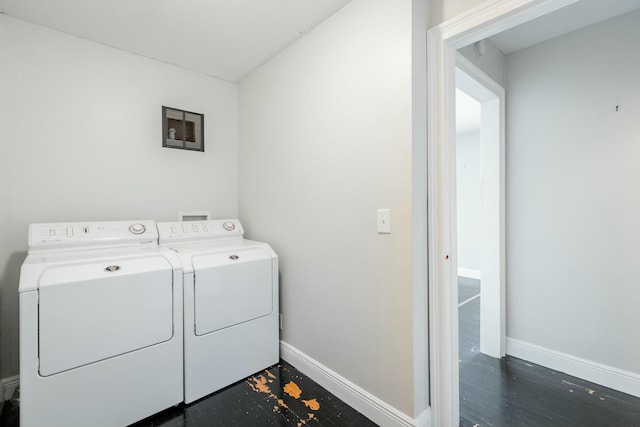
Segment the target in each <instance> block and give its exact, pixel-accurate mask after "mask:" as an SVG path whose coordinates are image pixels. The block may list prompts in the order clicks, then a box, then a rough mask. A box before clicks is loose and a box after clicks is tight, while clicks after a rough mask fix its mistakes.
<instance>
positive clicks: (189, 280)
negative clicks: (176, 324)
mask: <svg viewBox="0 0 640 427" xmlns="http://www.w3.org/2000/svg"><path fill="white" fill-rule="evenodd" d="M158 232H159V234H160V245H161V246H165V247H168V248H171V249H172V250H174V251H176V253H177V254H178V256H179V257H180V260H181V263H182V268H183V272H184V280H183V282H184V387H185V389H184V392H185V403H191V402H193V401H195V400H197V399H200V398H201V397H204V396H206V395H208V394H210V393H213V392H214V391H217V390H219V389H221V388H223V387H226V386H228V385H229V384H232V383H234V382H236V381H239V380H241V379H243V378H245V377H247V376H249V375H252V374H254V373H256V372H258V371H260V370H262V369H264V368H267V367H268V366H271V365H273V364H275V363H278V361H279V358H280V341H279V332H280V331H279V310H278V257H277V255H276V253H275V252H274V251H273V249H271V247H270V246H269V245H268V244H266V243H261V242H254V241H251V240H245V239H243V233H244V232H243V229H242V225H241V224H240V222H239V221H238V220H212V221H189V222H167V223H158Z"/></svg>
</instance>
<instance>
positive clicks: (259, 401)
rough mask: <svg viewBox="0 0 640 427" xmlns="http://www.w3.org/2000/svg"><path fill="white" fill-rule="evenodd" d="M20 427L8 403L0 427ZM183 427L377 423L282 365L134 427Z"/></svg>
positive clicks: (308, 426) (365, 425) (14, 407)
mask: <svg viewBox="0 0 640 427" xmlns="http://www.w3.org/2000/svg"><path fill="white" fill-rule="evenodd" d="M56 415H57V416H63V414H56ZM18 424H19V408H18V404H17V402H16V401H9V402H7V403H5V407H4V410H3V412H2V417H0V427H18ZM183 426H185V427H231V426H238V427H240V426H242V427H249V426H251V427H262V426H280V427H302V426H304V427H312V426H317V427H336V426H353V427H376V424H374V423H373V422H371V421H370V420H369V419H368V418H366V417H365V416H364V415H362V414H361V413H359V412H357V411H356V410H355V409H353V408H351V407H350V406H348V405H347V404H346V403H344V402H342V401H341V400H340V399H338V398H337V397H335V396H334V395H333V394H331V393H329V392H328V391H327V390H326V389H324V388H322V387H320V386H319V385H318V384H317V383H315V382H314V381H312V380H311V379H309V378H308V377H306V376H305V375H303V374H302V373H300V371H298V370H297V369H296V368H294V367H293V366H291V365H290V364H288V363H287V362H284V361H282V360H281V361H280V363H279V364H277V365H274V366H272V367H270V368H268V369H265V370H264V371H261V372H258V373H256V374H255V375H254V376H252V377H249V378H247V379H245V380H243V381H239V382H237V383H235V384H233V385H230V386H229V387H227V388H225V389H223V390H220V391H219V392H217V393H214V394H212V395H210V396H207V397H205V398H203V399H201V400H198V401H197V402H194V403H192V404H190V405H179V406H177V407H175V408H171V409H168V410H166V411H164V412H161V413H159V414H156V415H154V416H153V417H150V418H147V419H145V420H142V421H140V422H138V423H136V424H133V426H132V427H183ZM42 427H46V426H42Z"/></svg>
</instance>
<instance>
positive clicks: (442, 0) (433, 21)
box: [429, 0, 487, 28]
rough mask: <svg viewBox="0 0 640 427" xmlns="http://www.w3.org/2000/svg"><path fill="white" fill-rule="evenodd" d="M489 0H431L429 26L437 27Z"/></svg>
mask: <svg viewBox="0 0 640 427" xmlns="http://www.w3.org/2000/svg"><path fill="white" fill-rule="evenodd" d="M485 1H487V0H431V1H430V5H429V28H431V27H435V26H436V25H438V24H441V23H443V22H444V21H447V20H449V19H451V18H454V17H456V16H457V15H460V14H461V13H464V12H466V11H467V10H469V9H471V8H473V7H475V6H478V5H480V4H482V3H484V2H485Z"/></svg>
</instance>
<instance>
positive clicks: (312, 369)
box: [280, 341, 431, 427]
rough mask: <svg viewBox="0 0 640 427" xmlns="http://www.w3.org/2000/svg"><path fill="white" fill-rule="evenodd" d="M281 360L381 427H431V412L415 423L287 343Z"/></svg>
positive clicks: (282, 347)
mask: <svg viewBox="0 0 640 427" xmlns="http://www.w3.org/2000/svg"><path fill="white" fill-rule="evenodd" d="M280 357H282V359H284V360H286V361H287V362H289V363H290V364H291V365H293V366H294V367H295V368H296V369H298V370H299V371H300V372H302V373H304V374H305V375H308V376H309V378H311V379H312V380H314V381H315V382H317V383H318V384H320V385H321V386H322V387H324V388H326V389H327V390H329V391H330V392H331V393H333V394H334V395H336V396H337V397H338V398H339V399H341V400H342V401H344V402H345V403H346V404H347V405H349V406H351V407H352V408H354V409H355V410H357V411H358V412H360V413H362V414H363V415H364V416H366V417H367V418H369V419H370V420H371V421H373V422H374V423H376V424H378V425H380V426H381V427H429V426H430V425H431V412H430V410H429V408H427V410H426V411H425V412H423V413H422V414H420V416H419V417H418V418H416V419H415V420H414V419H412V418H411V417H409V416H408V415H406V414H404V413H403V412H400V411H399V410H397V409H396V408H394V407H392V406H391V405H389V404H387V403H386V402H384V401H382V400H380V399H379V398H377V397H375V396H374V395H372V394H371V393H369V392H368V391H366V390H364V389H362V388H361V387H359V386H357V385H356V384H354V383H352V382H351V381H349V380H348V379H346V378H344V377H343V376H341V375H339V374H338V373H336V372H334V371H332V370H331V369H329V368H327V367H326V366H324V365H323V364H321V363H320V362H318V361H317V360H315V359H313V358H311V357H309V356H308V355H306V354H305V353H303V352H301V351H300V350H298V349H297V348H295V347H293V346H292V345H290V344H288V343H286V342H284V341H280Z"/></svg>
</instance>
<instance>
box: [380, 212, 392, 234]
mask: <svg viewBox="0 0 640 427" xmlns="http://www.w3.org/2000/svg"><path fill="white" fill-rule="evenodd" d="M378 234H391V209H378Z"/></svg>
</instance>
